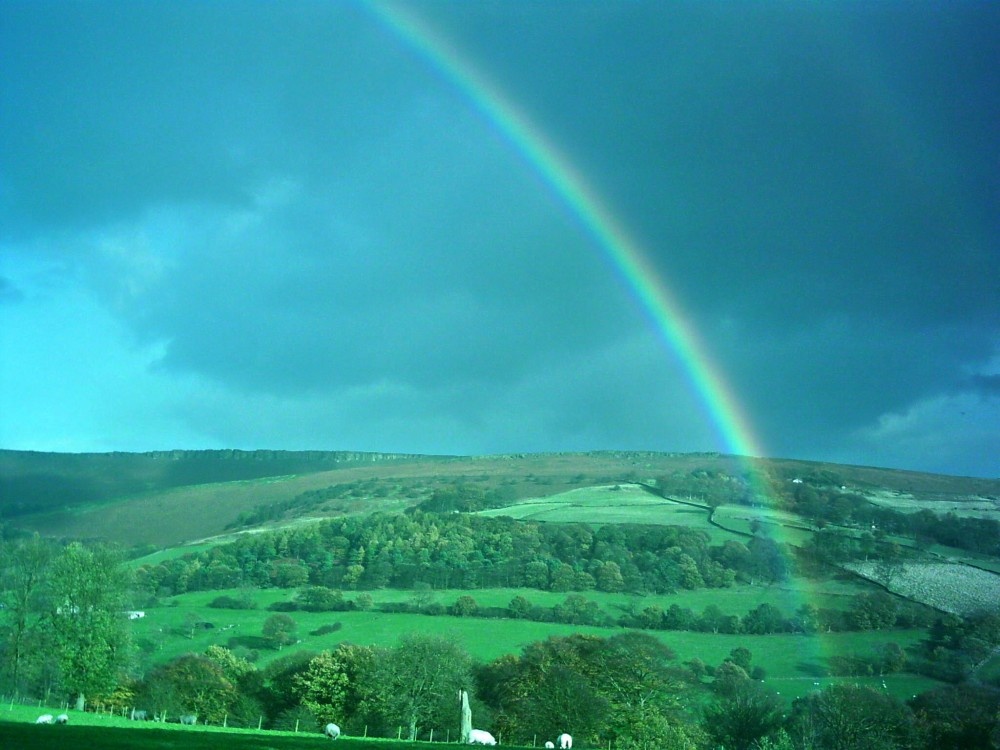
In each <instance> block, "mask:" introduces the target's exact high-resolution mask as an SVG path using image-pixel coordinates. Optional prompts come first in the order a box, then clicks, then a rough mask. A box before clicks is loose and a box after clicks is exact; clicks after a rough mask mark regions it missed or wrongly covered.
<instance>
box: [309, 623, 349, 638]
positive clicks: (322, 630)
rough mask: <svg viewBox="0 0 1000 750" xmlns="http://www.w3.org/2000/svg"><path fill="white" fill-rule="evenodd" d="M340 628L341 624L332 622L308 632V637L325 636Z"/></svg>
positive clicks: (342, 625)
mask: <svg viewBox="0 0 1000 750" xmlns="http://www.w3.org/2000/svg"><path fill="white" fill-rule="evenodd" d="M342 627H344V624H343V623H341V622H334V623H330V624H329V625H320V626H319V627H318V628H316V629H315V630H310V631H309V635H327V634H328V633H336V632H337V631H338V630H340V629H341V628H342Z"/></svg>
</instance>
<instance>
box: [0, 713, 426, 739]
mask: <svg viewBox="0 0 1000 750" xmlns="http://www.w3.org/2000/svg"><path fill="white" fill-rule="evenodd" d="M53 710H55V709H50V708H48V707H44V706H37V705H34V706H24V705H20V704H16V703H3V704H0V747H3V748H10V750H15V749H16V750H20V749H21V748H23V749H24V750H28V748H30V749H31V750H66V748H67V747H77V748H94V749H95V750H174V748H183V749H184V750H317V749H318V748H324V747H330V740H329V739H327V738H326V737H324V736H323V735H322V734H320V733H319V732H318V731H316V732H313V731H300V732H283V731H274V730H256V729H233V728H223V727H210V726H205V725H203V724H198V725H196V726H181V725H180V724H171V723H167V724H160V723H154V722H134V721H129V720H128V719H126V718H122V717H119V716H108V715H106V714H95V713H89V712H88V713H84V712H80V711H70V712H69V715H70V720H69V723H68V724H66V725H64V726H56V725H47V724H42V725H37V724H35V723H34V722H35V719H36V718H37V717H38V716H39V715H40V714H41V713H45V712H49V713H51V712H52V711H53ZM437 744H440V743H437ZM414 746H417V747H419V746H425V747H434V746H436V745H435V744H432V743H430V742H419V741H418V742H402V741H399V740H393V739H378V738H352V737H345V736H341V737H340V739H338V740H337V744H336V746H335V747H336V748H338V750H343V749H345V748H346V750H352V748H353V749H354V750H398V749H399V748H404V747H406V748H413V747H414Z"/></svg>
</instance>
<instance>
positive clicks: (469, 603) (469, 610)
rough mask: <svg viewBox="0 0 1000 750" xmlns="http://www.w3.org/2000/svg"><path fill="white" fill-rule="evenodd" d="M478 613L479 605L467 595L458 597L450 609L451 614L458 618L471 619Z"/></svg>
mask: <svg viewBox="0 0 1000 750" xmlns="http://www.w3.org/2000/svg"><path fill="white" fill-rule="evenodd" d="M478 611H479V605H478V604H477V603H476V600H475V599H473V598H472V597H471V596H469V595H468V594H465V595H463V596H460V597H458V599H456V600H455V603H454V604H453V605H452V607H451V613H452V614H453V615H456V616H458V617H473V616H475V614H476V613H477V612H478Z"/></svg>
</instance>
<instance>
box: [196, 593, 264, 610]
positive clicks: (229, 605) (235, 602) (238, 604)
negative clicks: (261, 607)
mask: <svg viewBox="0 0 1000 750" xmlns="http://www.w3.org/2000/svg"><path fill="white" fill-rule="evenodd" d="M208 606H209V607H213V608H215V609H257V603H256V602H255V601H253V600H252V599H250V598H249V597H236V596H217V597H215V598H214V599H213V600H212V601H210V602H209V603H208Z"/></svg>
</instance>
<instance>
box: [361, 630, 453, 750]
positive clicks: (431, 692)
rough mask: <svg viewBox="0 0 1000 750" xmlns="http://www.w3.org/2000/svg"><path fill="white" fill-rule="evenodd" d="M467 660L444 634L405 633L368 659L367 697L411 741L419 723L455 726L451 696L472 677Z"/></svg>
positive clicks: (419, 726)
mask: <svg viewBox="0 0 1000 750" xmlns="http://www.w3.org/2000/svg"><path fill="white" fill-rule="evenodd" d="M471 670H472V662H471V659H470V658H469V655H468V654H467V653H466V652H465V651H464V650H462V648H461V647H459V646H458V645H457V644H455V643H454V642H452V641H449V640H446V639H444V638H439V637H435V636H426V635H407V636H404V637H403V638H401V639H400V641H399V645H398V646H396V647H395V648H393V649H391V650H389V651H388V652H385V653H383V654H382V655H381V658H378V659H376V660H375V663H374V664H373V674H372V675H371V676H370V677H369V680H371V682H370V684H371V685H372V686H373V688H374V690H375V691H376V694H375V695H374V696H372V699H373V700H374V701H376V702H377V703H378V704H380V705H381V706H382V707H383V710H384V712H385V716H386V719H388V720H389V721H390V722H399V723H400V724H402V725H403V726H405V727H406V728H407V736H408V738H409V739H410V740H411V741H412V740H415V739H416V738H417V734H418V732H419V731H420V730H421V728H424V727H427V726H435V727H437V728H438V729H439V730H440V729H443V728H445V727H454V725H455V723H456V720H457V718H458V713H457V711H456V700H457V699H456V696H457V695H458V691H459V690H468V689H469V687H470V685H471V683H472V672H471Z"/></svg>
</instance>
